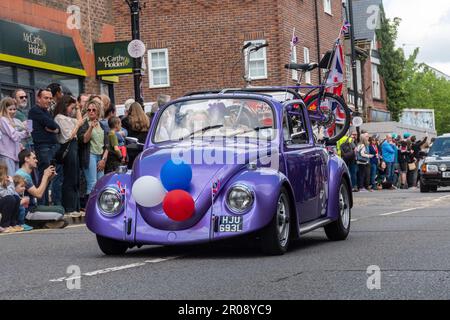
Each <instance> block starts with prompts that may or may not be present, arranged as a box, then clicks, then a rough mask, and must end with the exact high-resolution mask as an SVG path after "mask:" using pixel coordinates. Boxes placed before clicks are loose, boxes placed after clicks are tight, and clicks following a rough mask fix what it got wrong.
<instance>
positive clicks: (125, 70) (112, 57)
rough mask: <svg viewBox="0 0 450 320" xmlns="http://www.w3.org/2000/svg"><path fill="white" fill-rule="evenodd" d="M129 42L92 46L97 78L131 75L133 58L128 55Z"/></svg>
mask: <svg viewBox="0 0 450 320" xmlns="http://www.w3.org/2000/svg"><path fill="white" fill-rule="evenodd" d="M128 43H129V41H120V42H104V43H96V44H94V51H95V68H96V70H97V75H98V76H111V75H120V74H129V73H133V58H131V57H130V55H129V54H128Z"/></svg>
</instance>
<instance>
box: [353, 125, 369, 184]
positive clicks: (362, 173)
mask: <svg viewBox="0 0 450 320" xmlns="http://www.w3.org/2000/svg"><path fill="white" fill-rule="evenodd" d="M368 151H369V138H368V137H367V135H365V134H361V137H360V142H359V144H358V146H357V147H356V163H357V164H358V189H359V191H363V190H364V189H363V188H365V189H366V190H367V191H372V188H371V186H369V184H367V183H366V181H367V180H366V174H367V172H370V171H369V170H370V159H371V158H373V155H371V154H369V152H368ZM368 168H369V170H368Z"/></svg>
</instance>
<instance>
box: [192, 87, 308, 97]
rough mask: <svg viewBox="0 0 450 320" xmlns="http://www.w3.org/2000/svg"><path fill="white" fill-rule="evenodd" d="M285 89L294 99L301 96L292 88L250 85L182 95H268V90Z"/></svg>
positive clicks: (279, 90) (281, 90)
mask: <svg viewBox="0 0 450 320" xmlns="http://www.w3.org/2000/svg"><path fill="white" fill-rule="evenodd" d="M283 91H286V92H288V93H290V94H292V95H293V97H294V99H301V96H300V94H299V93H298V92H296V91H295V90H293V89H290V88H288V89H283V88H277V87H250V88H225V89H222V90H217V89H212V90H203V91H192V92H188V93H186V94H185V95H184V96H185V97H189V96H197V95H205V94H225V93H259V94H261V95H265V96H270V95H269V94H267V93H268V92H283Z"/></svg>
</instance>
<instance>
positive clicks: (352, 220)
mask: <svg viewBox="0 0 450 320" xmlns="http://www.w3.org/2000/svg"><path fill="white" fill-rule="evenodd" d="M358 220H359V219H350V222H355V221H358Z"/></svg>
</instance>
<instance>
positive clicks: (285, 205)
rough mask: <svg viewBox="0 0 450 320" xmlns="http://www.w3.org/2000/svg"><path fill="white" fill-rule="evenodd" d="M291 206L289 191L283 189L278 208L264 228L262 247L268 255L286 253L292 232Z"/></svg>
mask: <svg viewBox="0 0 450 320" xmlns="http://www.w3.org/2000/svg"><path fill="white" fill-rule="evenodd" d="M290 220H291V207H290V202H289V196H288V193H287V192H286V190H285V189H284V188H282V189H281V192H280V195H279V197H278V203H277V210H276V212H275V214H274V216H273V218H272V220H271V222H270V223H269V225H268V226H267V227H266V228H264V229H263V230H262V234H261V249H262V251H263V252H264V253H265V254H268V255H282V254H284V253H286V251H287V249H288V246H289V240H290V232H291V221H290Z"/></svg>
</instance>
